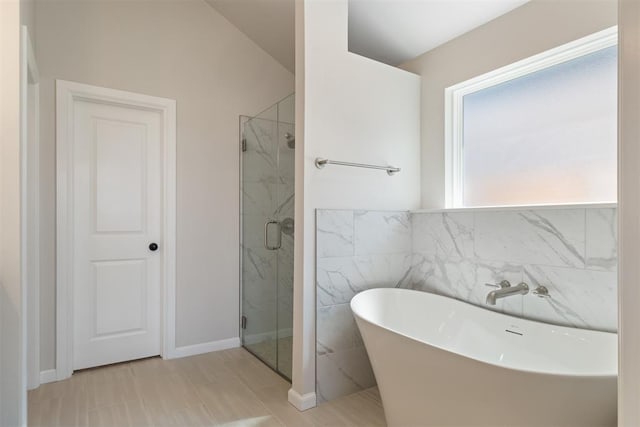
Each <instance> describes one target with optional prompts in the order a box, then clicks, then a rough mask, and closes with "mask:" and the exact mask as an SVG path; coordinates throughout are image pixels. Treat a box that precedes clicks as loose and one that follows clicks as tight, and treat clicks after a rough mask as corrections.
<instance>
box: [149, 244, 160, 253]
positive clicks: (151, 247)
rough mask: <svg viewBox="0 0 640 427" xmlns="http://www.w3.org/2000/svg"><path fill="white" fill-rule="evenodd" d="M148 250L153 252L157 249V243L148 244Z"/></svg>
mask: <svg viewBox="0 0 640 427" xmlns="http://www.w3.org/2000/svg"><path fill="white" fill-rule="evenodd" d="M149 250H150V251H152V252H154V251H157V250H158V244H157V243H152V244H150V245H149Z"/></svg>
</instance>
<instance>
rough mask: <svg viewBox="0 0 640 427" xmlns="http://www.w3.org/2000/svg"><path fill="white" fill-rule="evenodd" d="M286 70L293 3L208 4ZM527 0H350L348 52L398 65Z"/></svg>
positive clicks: (231, 0) (238, 0)
mask: <svg viewBox="0 0 640 427" xmlns="http://www.w3.org/2000/svg"><path fill="white" fill-rule="evenodd" d="M206 1H207V2H208V3H209V4H210V5H211V6H212V7H213V8H215V9H216V10H217V11H218V12H220V13H221V14H222V15H223V16H224V17H225V18H227V19H228V20H229V21H230V22H231V23H232V24H234V25H235V26H236V27H237V28H238V29H239V30H240V31H242V32H243V33H245V34H246V35H247V36H248V37H249V38H250V39H251V40H253V41H254V42H255V43H256V44H258V45H259V46H260V47H262V48H263V49H264V50H265V51H266V52H267V53H269V54H270V55H271V56H273V57H274V58H275V59H276V60H277V61H278V62H280V63H281V64H282V65H283V66H284V67H286V68H287V69H288V70H289V71H291V72H294V65H295V13H294V4H295V0H206ZM527 1H528V0H349V50H350V51H351V52H354V53H357V54H360V55H363V56H366V57H369V58H372V59H375V60H378V61H381V62H384V63H387V64H390V65H399V64H401V63H403V62H405V61H408V60H410V59H413V58H415V57H416V56H419V55H421V54H422V53H424V52H427V51H429V50H431V49H433V48H435V47H437V46H440V45H441V44H444V43H446V42H447V41H449V40H452V39H454V38H456V37H458V36H460V35H462V34H464V33H466V32H468V31H471V30H472V29H474V28H476V27H479V26H480V25H483V24H485V23H487V22H489V21H491V20H493V19H495V18H497V17H499V16H501V15H503V14H505V13H507V12H509V11H511V10H513V9H515V8H517V7H519V6H521V5H523V4H524V3H526V2H527Z"/></svg>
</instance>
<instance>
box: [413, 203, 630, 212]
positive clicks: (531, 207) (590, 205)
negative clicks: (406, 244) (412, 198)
mask: <svg viewBox="0 0 640 427" xmlns="http://www.w3.org/2000/svg"><path fill="white" fill-rule="evenodd" d="M617 207H618V204H617V203H573V204H566V205H522V206H477V207H476V206H474V207H468V208H450V209H447V208H444V209H440V208H434V209H416V210H411V211H409V213H412V214H421V213H451V212H476V211H480V212H502V211H538V210H549V209H551V210H558V209H616V208H617Z"/></svg>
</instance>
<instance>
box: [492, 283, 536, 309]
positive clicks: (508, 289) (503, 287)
mask: <svg viewBox="0 0 640 427" xmlns="http://www.w3.org/2000/svg"><path fill="white" fill-rule="evenodd" d="M490 286H493V285H490ZM498 286H499V287H500V289H496V290H495V291H491V292H489V293H488V294H487V301H486V303H487V304H489V305H496V300H499V299H500V298H506V297H510V296H511V295H526V294H528V293H529V286H528V285H527V284H526V283H524V282H522V283H520V284H518V285H516V286H511V284H510V283H509V282H507V281H506V280H503V281H502V282H500V285H498Z"/></svg>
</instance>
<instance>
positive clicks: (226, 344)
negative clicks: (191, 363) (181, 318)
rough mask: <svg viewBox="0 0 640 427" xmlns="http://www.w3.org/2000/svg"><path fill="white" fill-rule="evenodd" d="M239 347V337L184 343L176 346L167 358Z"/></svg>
mask: <svg viewBox="0 0 640 427" xmlns="http://www.w3.org/2000/svg"><path fill="white" fill-rule="evenodd" d="M238 347H240V337H233V338H228V339H226V340H218V341H209V342H203V343H200V344H193V345H185V346H182V347H176V348H175V349H174V351H173V352H172V354H171V355H170V356H169V357H168V359H176V358H179V357H188V356H195V355H197V354H203V353H211V352H212V351H220V350H227V349H229V348H238Z"/></svg>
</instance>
